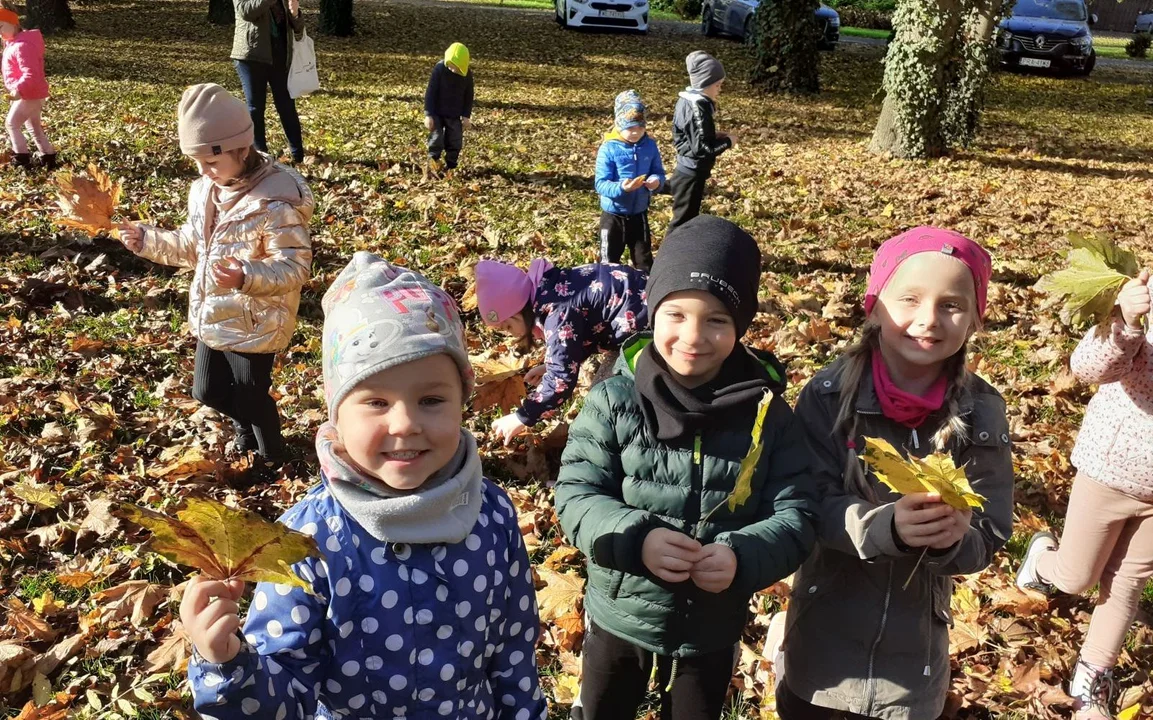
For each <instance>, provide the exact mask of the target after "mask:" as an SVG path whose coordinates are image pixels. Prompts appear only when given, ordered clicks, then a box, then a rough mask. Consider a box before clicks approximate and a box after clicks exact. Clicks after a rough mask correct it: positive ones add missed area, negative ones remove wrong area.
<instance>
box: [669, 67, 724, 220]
mask: <svg viewBox="0 0 1153 720" xmlns="http://www.w3.org/2000/svg"><path fill="white" fill-rule="evenodd" d="M685 65H686V67H687V68H688V71H689V86H688V87H687V88H685V89H684V90H683V91H681V94H680V96H679V97H678V99H677V108H676V110H675V111H674V113H673V144H674V145H675V146H676V148H677V169H676V172H674V173H673V176H672V178H671V179H670V180H669V186H670V188H671V189H672V191H673V219H672V222H671V223H669V231H670V232H671V231H672V230H673V229H674V228H676V227H677V226H678V225H681V224H683V223H685V222H687V221H688V220H691V219H692V218H695V217H696V216H697V215H700V213H701V201H702V200H703V199H704V196H705V183H707V182H708V180H709V177H710V176H711V175H712V174H713V165H714V164H715V163H716V160H717V156H718V155H720V154H721V153H723V152H724V151H726V150H728V149H729V148H731V147H732V146H733V145H735V144H736V142H737V139H736V137H734V136H733V135H731V134H728V133H723V132H717V129H716V126H715V125H714V121H713V113H714V112H715V111H716V107H717V97H719V96H720V94H721V86H722V85H724V82H725V68H724V66H723V65H721V62H720V61H719V60H717V59H716V58H715V57H713V56H712V55H709V54H708V53H707V52H704V51H703V50H697V51H696V52H693V53H689V56H688V57H687V58H685Z"/></svg>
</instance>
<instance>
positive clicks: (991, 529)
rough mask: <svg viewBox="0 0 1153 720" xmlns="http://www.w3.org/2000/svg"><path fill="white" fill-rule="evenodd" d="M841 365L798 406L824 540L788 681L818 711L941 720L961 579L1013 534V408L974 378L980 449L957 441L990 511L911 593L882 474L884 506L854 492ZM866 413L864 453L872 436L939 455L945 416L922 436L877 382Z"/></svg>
mask: <svg viewBox="0 0 1153 720" xmlns="http://www.w3.org/2000/svg"><path fill="white" fill-rule="evenodd" d="M840 366H841V363H840V362H837V363H834V364H833V365H832V366H831V367H829V368H826V369H825V370H823V371H822V372H820V373H818V374H817V376H816V377H814V378H813V380H812V381H811V382H810V383H809V384H808V385H807V386H806V387H805V389H804V390H803V391H802V392H801V396H800V399H799V400H798V401H797V408H796V413H797V417H798V418H799V419H800V420H801V422H802V424H803V425H804V426H805V429H806V433H807V437H808V439H809V442H810V443H811V445H812V447H813V450H814V458H813V463H814V465H813V469H814V477H815V479H816V481H817V484H818V486H819V488H820V494H821V495H820V497H821V504H820V522H821V533H820V537H819V539H818V542H817V547H816V549H815V550H814V552H813V554H812V555H811V556H810V557H809V559H808V560H806V561H805V563H804V565H802V566H801V569H800V571H798V573H797V575H796V576H795V581H794V584H793V593H792V598H791V600H790V603H789V610H788V616H787V617H788V623H787V625H786V628H787V629H786V636H785V644H784V651H785V682H786V683H787V684H788V686H789V688H790V689H792V690H793V692H794V693H796V694H797V695H798V696H799V697H801V698H802V699H804V700H807V701H809V702H811V703H813V704H816V705H821V706H824V707H829V708H833V709H837V710H845V711H849V712H852V713H858V714H861V715H867V716H870V717H877V718H884V719H885V720H931V719H932V718H936V717H937V716H938V715H940V713H941V710H942V708H943V707H944V704H945V694H946V692H947V690H948V687H949V678H950V667H949V626H950V625H951V624H952V615H951V613H950V609H949V606H950V599H951V597H952V593H953V581H952V578H951V577H950V576H952V575H964V574H969V573H975V572H978V571H980V570H981V569H983V568H984V567H985V566H987V565H988V564H989V563H990V562H991V561H992V559H993V554H994V553H995V552H997V550H998V549H1000V548H1001V546H1002V545H1004V544H1005V542H1006V541H1007V540H1008V539H1009V536H1010V534H1011V532H1012V524H1013V460H1012V457H1011V446H1010V442H1009V425H1008V421H1007V419H1006V417H1005V402H1004V400H1002V398H1001V395H1000V394H999V393H998V392H997V391H996V390H994V389H993V388H992V387H991V386H990V385H989V384H988V383H986V382H985V381H984V380H981V379H980V378H978V377H976V376H975V375H974V376H971V382H970V383H969V387H968V388H967V389H966V390H965V392H964V395H963V396H962V399H961V403H960V404H961V412H962V414H963V416H964V417H965V420H966V424H967V425H968V427H969V438H968V440H967V441H957V440H954V441H953V443H952V452H953V459H954V461H955V462H956V463H957V465H958V466H961V465H962V464H963V465H965V470H966V474H967V476H968V479H969V482H970V484H971V485H972V487H973V490H974V491H975V492H978V493H980V494H982V495H984V496H985V497H986V498H987V502H986V503H985V508H984V510H974V512H973V520H972V526H971V528H970V529H969V533H968V535H966V536H965V537H964V538H963V539H962V540H961V541H960V542H959V543H957V544H956V545H954V546H953V547H952V548H950V549H948V550H946V551H943V552H931V553H930V554H927V555H925V557H924V559H923V560H921V563H920V566H919V567H917V569H916V571H915V575H914V577H913V579H912V581H911V582H910V583H909V586H908V587H907V588H906V589H902V585H904V583H905V580H906V579H907V578H908V577H909V576H910V574H911V573H914V566H915V565H916V564H917V558H918V557H919V555H920V552H919V551H915V552H908V553H906V552H902V551H901V550H899V549H898V547H897V545H896V542H895V541H894V531H893V502H894V501H896V500H897V499H898V496H897V495H896V494H895V493H893V492H891V491H890V490H889V489H888V488H887V487H886V486H884V485H881V484H880V483H879V482H878V481H877V480H876V478H875V477H873V476H872V475H870V479H871V480H872V482H873V485H874V487H875V488H876V492H877V495H878V497H879V498H880V500H881V503H883V504H880V505H877V504H873V503H871V502H869V501H867V500H864V499H862V498H860V497H858V496H856V495H855V494H848V493H846V491H845V490H844V489H843V484H842V470H843V468H844V467H845V463H846V460H847V454H848V449H847V442H846V438H844V437H838V436H833V435H832V434H831V430H832V427H833V422H834V419H835V418H836V416H837V410H838V408H839V404H840V399H841V394H840V392H839V391H838V388H837V385H838V382H837V376H838V372H839V369H840ZM856 410H857V417H858V428H857V429H858V431H859V433H860V434H859V435H858V436H857V438H856V447H858V448H864V440H863V438H864V437H866V436H868V437H882V438H884V439H886V440H888V441H889V442H891V443H892V444H893V446H894V447H896V448H899V449H902V448H903V449H904V450H905V451H907V452H911V453H913V454H915V455H917V456H924V455H927V454H928V453H930V452H931V450H932V447H931V446H932V443H931V441H930V437H931V436H932V435H933V433H934V432H936V431H937V429H938V428H939V427H940V426H941V424H942V420H943V415H944V413H943V412H938V413H934V415H932V416H930V417H929V418H928V420H926V421H925V423H923V424H922V425H921V427H919V428H917V430H916V433H915V435H914V433H913V432H911V431H910V430H909V429H908V428H906V427H905V426H904V425H900V424H898V423H895V422H893V421H891V420H889V419H887V418H885V417H884V416H883V415H882V414H881V407H880V403H879V402H878V400H877V395H876V392H875V390H874V388H873V380H872V375H871V373H869V372H867V371H866V373H865V377H864V379H863V380H862V382H861V385H860V388H859V390H858V394H857V405H856Z"/></svg>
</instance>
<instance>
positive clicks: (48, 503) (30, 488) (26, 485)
mask: <svg viewBox="0 0 1153 720" xmlns="http://www.w3.org/2000/svg"><path fill="white" fill-rule="evenodd" d="M12 494H13V495H15V496H16V497H18V498H20V499H21V500H24V501H26V502H30V503H32V504H33V505H35V506H37V507H42V508H48V509H51V508H55V507H60V503H62V502H64V500H63V498H61V497H60V494H59V493H57V492H56V491H55V490H53V489H52V488H50V487H48V486H47V485H40V484H37V483H34V482H30V481H28V480H25V481H24V482H20V483H17V484H16V485H13V486H12Z"/></svg>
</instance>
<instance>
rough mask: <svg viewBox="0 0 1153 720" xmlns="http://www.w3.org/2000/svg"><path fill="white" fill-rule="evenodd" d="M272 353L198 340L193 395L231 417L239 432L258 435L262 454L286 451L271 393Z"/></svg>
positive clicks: (273, 455)
mask: <svg viewBox="0 0 1153 720" xmlns="http://www.w3.org/2000/svg"><path fill="white" fill-rule="evenodd" d="M275 360H276V355H274V354H272V353H241V352H232V351H230V350H213V349H212V348H210V347H208V346H207V345H205V344H204V343H203V342H200V341H197V342H196V371H195V373H194V374H193V376H192V397H194V398H196V399H197V400H198V401H199V402H201V403H204V404H205V405H207V406H208V407H210V408H212V409H213V410H216V411H217V412H219V413H222V414H224V415H227V416H228V417H229V418H231V419H232V421H233V424H234V425H235V426H236V430H237V432H238V433H239V434H241V435H244V434H248V433H251V435H253V436H255V438H256V443H257V447H258V448H259V452H260V454H261V455H264V456H265V457H275V456H277V455H279V454H280V453H281V452H282V451H283V447H284V440H283V439H282V438H281V436H280V413H278V412H277V410H276V401H275V400H273V399H272V396H271V395H269V394H268V390H269V388H271V387H272V365H273V362H274V361H275Z"/></svg>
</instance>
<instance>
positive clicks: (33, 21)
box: [24, 0, 76, 34]
mask: <svg viewBox="0 0 1153 720" xmlns="http://www.w3.org/2000/svg"><path fill="white" fill-rule="evenodd" d="M24 9H25V15H26V17H25V21H24V25H26V26H27V27H30V28H38V29H39V30H40V32H42V33H45V34H50V33H54V32H56V31H57V30H68V29H70V28H73V27H76V20H74V19H73V17H72V8H70V7H68V0H28V1H27V4H26V5H25V8H24Z"/></svg>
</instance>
